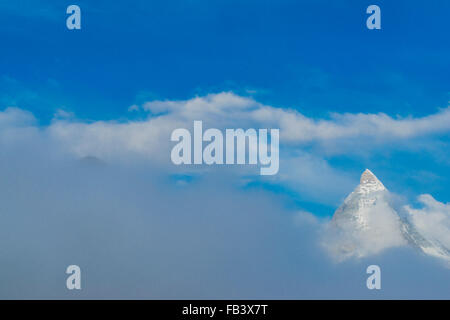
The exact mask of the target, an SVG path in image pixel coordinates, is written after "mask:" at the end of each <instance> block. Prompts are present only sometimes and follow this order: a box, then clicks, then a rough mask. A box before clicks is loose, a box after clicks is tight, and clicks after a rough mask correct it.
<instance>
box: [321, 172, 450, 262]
mask: <svg viewBox="0 0 450 320" xmlns="http://www.w3.org/2000/svg"><path fill="white" fill-rule="evenodd" d="M429 197H431V196H429ZM426 199H428V198H426ZM433 200H434V199H433ZM434 201H435V202H436V203H438V204H440V205H441V206H442V205H443V206H446V205H445V204H441V203H440V202H437V201H436V200H434ZM429 203H431V202H429ZM432 204H434V203H432ZM435 206H436V205H435ZM433 208H434V207H433ZM444 209H445V210H447V209H448V210H447V211H448V215H446V212H447V211H445V210H444V213H442V208H440V210H439V211H437V213H436V212H434V211H433V212H434V213H433V214H434V216H432V215H431V214H428V215H424V214H421V213H418V212H419V211H420V210H416V209H412V208H410V207H408V206H407V207H405V211H406V212H407V215H406V216H405V217H400V215H399V214H398V212H397V211H396V210H395V209H394V208H393V206H392V205H391V194H390V192H389V191H388V190H387V189H386V187H385V186H384V185H383V184H382V183H381V181H379V180H378V179H377V177H376V176H375V175H374V174H373V173H372V172H371V171H370V170H368V169H366V170H365V171H364V172H363V174H362V175H361V179H360V184H359V185H358V186H357V187H356V188H355V190H354V191H353V192H352V193H351V194H350V195H349V196H348V197H347V198H346V199H345V200H344V202H343V204H342V205H341V206H340V207H339V208H338V209H337V210H336V212H335V213H334V215H333V218H332V220H331V223H330V224H329V226H328V229H327V230H328V232H327V239H326V240H325V246H326V248H327V249H328V250H329V251H330V253H331V254H332V255H333V256H334V257H335V258H337V260H344V259H347V258H349V257H365V256H369V255H372V254H376V253H379V252H381V251H382V250H384V249H387V248H392V247H398V246H403V245H407V244H409V245H412V246H413V247H415V248H418V249H420V250H421V251H422V252H423V253H425V254H428V255H432V256H434V257H438V258H442V259H445V260H448V261H450V249H449V248H450V241H449V240H450V238H449V237H450V234H449V233H448V232H449V231H450V225H448V226H445V225H444V226H442V225H441V224H439V223H434V225H433V226H431V227H430V225H431V224H432V222H430V221H436V220H439V219H440V220H439V221H440V222H441V223H442V221H447V222H450V205H448V208H447V207H444ZM435 211H436V210H435ZM420 212H422V211H420ZM442 215H443V216H442ZM424 217H426V218H424ZM430 217H431V219H430ZM439 227H440V228H441V229H440V230H439V232H438V233H437V236H436V232H433V231H432V230H436V229H437V228H439Z"/></svg>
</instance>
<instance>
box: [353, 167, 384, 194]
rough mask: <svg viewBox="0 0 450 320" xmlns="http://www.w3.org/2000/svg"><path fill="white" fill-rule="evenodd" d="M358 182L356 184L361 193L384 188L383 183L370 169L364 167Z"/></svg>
mask: <svg viewBox="0 0 450 320" xmlns="http://www.w3.org/2000/svg"><path fill="white" fill-rule="evenodd" d="M359 182H360V184H359V186H358V189H359V190H358V191H360V192H361V193H370V192H374V191H383V190H386V188H385V187H384V185H383V184H382V183H381V181H380V180H378V178H377V177H376V176H375V175H374V174H373V173H372V171H370V170H369V169H366V170H365V171H364V172H363V174H362V175H361V179H360V180H359Z"/></svg>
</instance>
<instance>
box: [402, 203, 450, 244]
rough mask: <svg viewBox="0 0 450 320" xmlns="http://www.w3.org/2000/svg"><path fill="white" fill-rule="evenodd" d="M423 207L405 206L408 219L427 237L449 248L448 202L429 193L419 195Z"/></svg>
mask: <svg viewBox="0 0 450 320" xmlns="http://www.w3.org/2000/svg"><path fill="white" fill-rule="evenodd" d="M419 201H420V202H421V203H422V204H423V208H421V209H414V208H412V207H410V206H406V207H405V209H406V210H407V212H408V213H409V215H410V219H411V221H412V222H413V224H414V225H415V227H416V228H417V229H418V230H419V232H420V233H421V234H422V235H424V236H425V237H426V238H427V239H431V240H434V241H438V242H439V243H441V244H443V245H444V246H445V247H447V248H450V203H442V202H439V201H437V200H435V199H434V198H433V197H432V196H431V195H429V194H423V195H420V196H419Z"/></svg>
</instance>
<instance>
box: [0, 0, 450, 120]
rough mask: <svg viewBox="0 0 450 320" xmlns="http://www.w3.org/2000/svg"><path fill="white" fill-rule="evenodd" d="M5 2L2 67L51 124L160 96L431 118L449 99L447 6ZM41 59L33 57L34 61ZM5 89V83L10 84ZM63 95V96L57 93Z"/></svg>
mask: <svg viewBox="0 0 450 320" xmlns="http://www.w3.org/2000/svg"><path fill="white" fill-rule="evenodd" d="M77 3H78V4H79V5H80V7H81V9H82V19H83V21H82V30H81V31H69V30H67V29H66V27H65V17H66V16H67V15H66V14H65V8H66V7H67V3H65V2H61V1H59V2H54V1H17V2H14V4H12V3H3V4H1V7H0V8H1V20H2V25H3V27H2V28H1V31H0V37H1V39H2V42H3V43H5V45H4V46H3V48H2V53H1V55H2V59H1V62H0V63H1V65H0V67H1V70H2V75H3V76H9V77H11V78H13V79H15V80H16V81H18V82H19V83H20V86H19V85H18V86H17V87H16V89H17V90H21V89H23V90H24V89H27V90H30V91H35V92H39V95H38V97H35V98H34V99H33V98H32V97H27V96H26V95H24V96H23V97H22V99H23V102H24V104H26V105H24V106H23V107H24V108H27V109H30V110H32V111H33V112H36V113H37V114H38V115H39V118H40V119H43V121H45V119H48V117H49V114H51V113H52V112H53V111H54V110H55V108H58V107H59V106H61V105H62V106H65V107H66V108H67V109H70V110H73V111H74V112H76V114H77V115H79V116H80V117H83V118H89V119H105V118H117V117H121V116H126V108H127V106H128V105H131V104H133V103H134V102H139V100H146V99H147V100H148V99H152V98H161V99H188V98H191V97H192V96H194V95H196V94H204V93H210V92H220V91H223V90H234V91H236V92H238V93H242V94H248V91H250V92H254V93H253V94H254V96H257V97H258V100H259V101H261V102H264V103H269V104H271V105H275V106H280V107H291V108H298V109H299V110H302V111H303V112H304V113H306V114H308V115H311V116H318V115H324V114H326V113H327V112H329V111H336V112H343V111H348V112H388V113H390V114H401V115H408V114H415V115H420V114H428V113H430V112H432V111H435V110H436V109H437V108H439V107H441V108H442V107H446V106H447V102H448V100H449V93H448V88H449V81H450V80H449V78H448V76H447V71H448V69H449V61H448V54H449V50H450V48H449V46H450V45H449V42H448V37H447V33H446V30H448V26H447V24H446V20H447V19H446V14H447V12H448V10H449V8H450V4H448V2H446V1H432V2H426V3H425V2H423V1H395V2H393V1H378V2H377V3H378V4H379V6H380V7H381V8H382V19H383V20H382V30H380V31H370V30H368V29H367V28H366V27H365V19H366V17H367V15H366V14H365V8H366V7H367V6H368V5H369V4H371V3H370V2H368V1H339V2H337V1H265V0H264V1H132V2H131V3H129V4H127V5H124V4H123V3H122V2H120V1H119V2H117V1H116V2H114V3H111V2H110V1H90V2H89V1H78V2H77ZM30 53H32V54H30ZM3 86H4V85H2V87H3ZM55 86H57V87H55Z"/></svg>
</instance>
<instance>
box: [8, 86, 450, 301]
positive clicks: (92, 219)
mask: <svg viewBox="0 0 450 320" xmlns="http://www.w3.org/2000/svg"><path fill="white" fill-rule="evenodd" d="M133 109H134V110H133V112H141V113H142V114H143V115H144V119H143V120H133V121H132V120H129V121H82V120H80V119H77V118H76V117H75V116H74V115H71V114H70V116H68V114H67V113H61V112H60V113H58V115H57V116H55V118H54V119H53V121H52V122H51V123H50V124H49V125H45V126H42V125H40V124H39V121H38V119H35V117H34V116H33V115H32V114H31V113H29V112H27V111H25V110H22V109H19V108H14V107H10V108H7V109H5V110H4V111H2V112H0V147H1V149H2V157H0V176H1V179H0V203H1V206H2V210H1V211H0V217H1V223H0V243H1V246H0V250H1V253H0V263H1V265H2V273H1V274H0V283H2V286H1V288H0V297H2V298H55V297H57V298H254V299H258V298H411V297H413V298H449V293H448V283H450V275H449V273H448V270H446V269H445V268H442V267H441V265H440V264H439V263H438V262H437V261H434V260H433V259H427V258H425V257H422V256H420V255H418V254H416V253H415V252H412V250H410V249H408V248H407V247H400V248H393V249H392V250H379V251H377V252H374V254H373V255H371V256H370V257H363V258H361V259H357V260H351V261H347V262H344V263H341V264H335V263H334V262H333V261H332V260H330V259H329V258H328V257H327V256H326V254H324V252H323V250H322V248H321V246H320V239H322V233H323V232H324V227H323V225H324V221H325V222H326V221H327V220H326V219H322V218H317V217H316V216H315V215H311V214H308V213H306V212H298V210H293V209H289V208H287V207H286V206H284V205H283V204H284V201H285V198H284V196H283V195H280V194H275V193H272V192H270V191H267V190H261V189H257V188H253V189H252V188H247V187H246V183H247V182H248V181H249V180H253V176H254V175H255V173H256V172H257V170H255V171H252V170H253V169H252V168H249V169H247V168H224V169H221V168H215V167H202V168H201V169H200V174H198V175H194V176H192V175H190V174H191V172H190V171H188V170H187V169H186V168H181V167H176V166H174V165H172V164H171V162H170V147H171V145H170V140H169V139H170V133H171V131H172V130H173V129H175V128H180V127H185V128H190V127H191V126H192V122H193V120H197V119H200V120H202V121H203V123H204V124H205V126H209V127H216V128H227V127H229V128H239V127H242V128H246V127H266V128H280V143H281V144H282V148H283V149H282V150H281V159H280V173H279V175H278V176H277V177H275V178H273V180H271V181H270V182H271V183H273V184H278V185H281V186H285V187H289V188H292V189H294V190H296V191H297V192H298V193H300V194H302V195H305V197H307V198H308V199H309V200H311V201H315V200H317V201H323V202H325V203H326V202H327V201H329V203H333V204H334V203H335V201H336V199H338V200H339V198H340V197H342V195H343V194H346V193H348V191H349V190H351V189H352V188H353V187H354V180H353V179H352V177H351V176H350V175H348V174H347V173H346V172H345V171H342V170H338V169H336V168H335V167H334V166H332V165H331V164H330V163H328V161H327V160H326V159H325V158H324V157H323V154H322V153H321V152H319V151H317V152H315V151H314V152H313V151H311V150H310V149H308V148H307V146H308V145H311V144H314V145H315V144H319V145H321V148H323V150H325V151H327V152H328V151H329V152H335V151H334V148H335V146H336V145H337V144H341V145H342V146H344V147H345V146H346V143H348V142H349V141H351V140H352V139H362V141H367V139H371V140H372V141H375V142H376V141H378V142H381V141H396V142H398V143H403V141H405V140H404V139H405V138H406V137H409V138H416V137H417V138H423V137H427V136H432V135H437V134H445V133H447V132H448V130H449V128H447V127H445V126H444V125H443V124H442V123H443V122H445V121H446V120H445V119H447V117H448V114H449V111H448V109H444V110H441V111H439V112H438V113H436V114H433V115H430V116H426V117H422V118H395V119H394V118H391V117H389V116H387V115H379V114H378V115H367V114H366V115H363V114H356V115H350V114H341V115H331V116H330V118H329V119H312V118H308V117H306V116H304V115H302V114H301V113H299V112H298V111H294V110H288V109H281V108H276V107H272V106H266V105H263V104H261V103H259V102H257V101H255V100H253V99H251V98H247V97H241V96H237V95H235V94H233V93H220V94H211V95H207V96H203V97H196V98H193V99H190V100H186V101H151V102H148V103H145V104H143V105H140V106H137V108H133ZM136 109H138V110H136ZM389 126H398V128H401V129H398V128H397V129H388V127H389ZM414 127H417V128H418V130H413V129H412V128H414ZM330 141H332V142H333V143H332V144H328V142H330ZM366 147H367V148H371V145H370V144H368V145H367V146H366ZM348 152H350V153H351V152H353V151H352V150H349V151H348ZM189 170H191V169H189ZM203 173H207V174H203ZM329 199H334V200H332V201H330V200H329ZM423 199H424V201H425V202H424V203H425V206H424V208H422V209H412V208H409V211H410V213H411V215H412V216H413V217H414V219H415V220H417V224H418V225H421V224H422V225H424V228H430V229H429V230H428V231H426V232H430V233H433V234H442V235H443V238H442V239H441V241H448V239H447V238H446V236H447V235H448V232H447V230H448V221H447V220H448V205H446V204H442V203H439V202H437V201H435V200H433V201H434V202H433V201H431V200H430V198H427V197H426V196H424V198H423ZM424 217H425V218H424ZM446 219H447V220H446ZM425 220H426V221H425ZM425 225H426V227H425ZM443 225H444V226H446V228H447V229H445V228H443ZM436 230H437V231H436ZM70 264H78V265H80V267H81V269H82V277H83V280H82V281H84V282H83V283H82V286H83V289H82V291H81V292H78V293H74V292H68V291H67V290H66V289H65V287H64V284H65V277H66V274H65V268H66V267H67V266H68V265H70ZM369 264H379V265H380V266H381V267H382V270H385V271H383V277H384V278H383V279H384V280H383V283H384V286H385V287H384V288H385V290H382V291H381V292H370V291H369V290H367V288H366V287H365V279H366V274H365V270H366V267H367V265H369ZM424 270H427V271H429V272H424ZM411 279H414V280H411Z"/></svg>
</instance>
